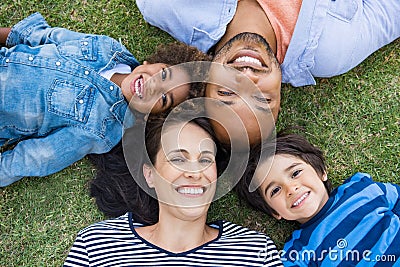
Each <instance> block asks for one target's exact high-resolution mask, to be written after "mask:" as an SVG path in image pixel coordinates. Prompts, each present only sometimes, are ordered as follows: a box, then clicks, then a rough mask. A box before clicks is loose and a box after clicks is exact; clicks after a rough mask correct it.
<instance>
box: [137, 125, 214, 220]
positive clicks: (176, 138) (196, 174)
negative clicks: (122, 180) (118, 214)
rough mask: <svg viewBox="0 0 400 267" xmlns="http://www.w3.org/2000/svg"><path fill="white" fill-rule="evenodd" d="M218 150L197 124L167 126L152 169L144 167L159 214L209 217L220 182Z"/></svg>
mask: <svg viewBox="0 0 400 267" xmlns="http://www.w3.org/2000/svg"><path fill="white" fill-rule="evenodd" d="M215 155H216V147H215V144H214V142H213V140H212V139H211V137H210V135H209V134H208V133H207V132H205V131H204V130H203V129H202V128H200V127H199V126H197V125H196V124H194V123H188V124H186V125H184V124H179V125H176V126H171V127H168V128H167V130H166V131H165V132H164V133H162V135H161V149H160V150H159V151H158V153H157V156H156V162H155V165H154V167H153V168H151V167H149V166H147V165H145V166H144V168H143V171H144V174H145V177H146V180H147V183H148V184H149V186H150V187H153V188H155V191H156V194H157V198H158V201H159V203H160V214H162V213H163V212H166V211H167V212H170V213H172V214H174V215H175V216H178V217H182V218H186V219H187V218H188V217H190V218H198V217H201V216H207V211H208V207H209V203H210V202H211V201H212V199H213V197H214V194H215V189H216V180H217V167H216V163H215Z"/></svg>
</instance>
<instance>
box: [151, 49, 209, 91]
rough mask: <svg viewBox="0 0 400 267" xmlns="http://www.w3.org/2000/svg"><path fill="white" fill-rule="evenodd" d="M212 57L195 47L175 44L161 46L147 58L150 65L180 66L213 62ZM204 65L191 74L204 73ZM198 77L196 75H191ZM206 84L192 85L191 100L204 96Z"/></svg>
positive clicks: (194, 69)
mask: <svg viewBox="0 0 400 267" xmlns="http://www.w3.org/2000/svg"><path fill="white" fill-rule="evenodd" d="M211 60H212V57H211V56H209V55H207V54H205V53H203V52H201V51H200V50H198V49H197V48H196V47H194V46H190V45H187V44H184V43H180V42H173V43H168V44H162V45H159V46H158V47H157V49H156V51H155V52H154V53H153V54H152V55H150V56H149V57H148V58H147V61H148V62H149V63H152V64H153V63H165V64H168V65H171V66H172V65H178V64H182V63H187V62H193V61H211ZM203 66H204V65H201V64H200V65H198V68H196V67H193V68H191V69H190V71H191V72H204V69H203V68H202V67H203ZM191 75H196V73H191ZM204 92H205V84H204V83H198V82H195V83H191V84H190V91H189V98H194V97H201V96H204Z"/></svg>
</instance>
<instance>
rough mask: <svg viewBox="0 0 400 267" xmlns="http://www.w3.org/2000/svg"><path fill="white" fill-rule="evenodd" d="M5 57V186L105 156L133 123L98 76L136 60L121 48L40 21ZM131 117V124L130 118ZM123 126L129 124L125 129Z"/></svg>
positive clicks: (20, 26) (18, 28)
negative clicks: (92, 155)
mask: <svg viewBox="0 0 400 267" xmlns="http://www.w3.org/2000/svg"><path fill="white" fill-rule="evenodd" d="M6 45H7V47H11V48H9V49H7V48H5V47H3V48H1V50H0V146H1V145H4V144H9V145H11V147H12V146H13V144H14V145H15V144H16V145H15V147H13V148H12V149H10V150H6V151H3V153H1V154H0V159H1V165H0V186H6V185H9V184H11V183H13V182H15V181H17V180H19V179H21V178H22V177H24V176H46V175H49V174H52V173H54V172H57V171H60V170H62V169H63V168H65V167H67V166H69V165H71V164H72V163H74V162H76V161H78V160H79V159H81V158H83V157H84V156H85V155H87V154H90V153H105V152H108V151H109V150H110V149H111V148H112V147H114V146H115V145H116V144H117V143H118V142H119V141H120V140H121V138H122V132H123V127H130V126H132V125H133V123H134V117H133V114H132V113H131V112H130V110H129V108H128V103H127V102H126V101H125V99H124V97H123V95H122V92H121V90H120V88H119V87H118V86H116V85H115V84H114V83H113V82H111V81H109V80H107V79H106V78H104V77H102V76H101V75H100V74H99V73H100V72H101V71H103V70H109V69H112V68H113V67H114V66H115V65H116V64H118V63H123V64H127V65H129V66H130V67H131V68H132V69H133V68H135V67H136V66H138V65H139V62H138V61H137V60H136V59H135V57H134V56H133V55H132V54H131V53H130V52H129V51H128V50H127V49H126V48H125V47H124V46H123V45H122V44H120V43H119V42H117V41H116V40H114V39H112V38H110V37H106V36H100V35H91V34H83V33H76V32H72V31H69V30H67V29H63V28H58V27H50V26H49V25H48V24H47V23H46V21H45V20H44V18H43V17H42V16H41V15H40V14H39V13H35V14H33V15H31V16H29V17H28V18H26V19H24V20H22V21H20V22H19V23H17V24H16V25H15V26H14V27H13V28H12V29H11V33H10V34H9V36H8V39H7V43H6ZM125 116H126V117H125ZM124 120H125V122H126V123H125V124H124Z"/></svg>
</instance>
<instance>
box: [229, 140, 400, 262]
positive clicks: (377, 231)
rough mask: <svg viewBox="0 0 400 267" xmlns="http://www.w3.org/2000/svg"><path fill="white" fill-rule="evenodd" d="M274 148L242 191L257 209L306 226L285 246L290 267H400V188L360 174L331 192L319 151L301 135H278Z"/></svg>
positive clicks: (247, 177)
mask: <svg viewBox="0 0 400 267" xmlns="http://www.w3.org/2000/svg"><path fill="white" fill-rule="evenodd" d="M274 148H275V144H272V143H271V144H267V145H265V146H264V147H263V149H262V153H261V157H260V163H259V166H258V167H257V168H250V169H249V170H248V171H247V173H246V174H245V176H244V179H243V180H242V181H241V182H240V184H239V185H238V187H237V189H238V193H239V194H240V195H241V196H242V197H244V198H245V199H246V200H247V201H248V202H249V203H250V204H251V205H252V206H254V207H255V208H257V209H259V210H262V211H264V212H266V213H268V214H270V215H272V216H273V217H275V218H277V219H282V218H283V219H286V220H293V221H297V222H299V223H301V225H300V229H299V230H296V231H294V232H293V234H292V237H291V239H290V240H289V241H287V242H286V243H285V246H284V249H283V253H282V254H281V259H282V260H283V262H284V264H285V266H310V265H312V266H314V265H318V266H338V265H341V266H342V265H343V266H355V265H357V266H370V265H374V264H377V263H378V264H379V262H380V261H381V264H384V265H385V266H392V265H396V266H397V265H398V264H400V247H399V244H400V231H399V230H400V219H399V214H400V204H399V198H400V197H399V196H400V186H398V185H395V184H389V183H378V182H374V181H373V180H372V179H371V177H370V176H369V175H368V174H364V173H356V174H355V175H353V176H352V177H350V178H349V179H347V180H346V181H345V182H344V184H343V185H341V186H339V187H337V188H336V189H334V190H333V191H332V192H331V184H330V182H329V180H328V178H327V173H326V166H325V163H324V157H323V153H322V152H321V151H320V150H319V149H318V148H316V147H314V146H313V145H311V144H310V143H309V142H308V141H307V140H306V139H305V138H303V137H301V136H299V135H295V134H281V135H278V137H277V138H276V149H274ZM253 174H254V179H253V181H251V179H252V178H253ZM254 181H256V183H257V184H259V185H260V186H259V188H258V189H257V190H256V191H253V192H249V190H248V188H249V186H250V185H252V183H253V182H254ZM253 186H254V185H253Z"/></svg>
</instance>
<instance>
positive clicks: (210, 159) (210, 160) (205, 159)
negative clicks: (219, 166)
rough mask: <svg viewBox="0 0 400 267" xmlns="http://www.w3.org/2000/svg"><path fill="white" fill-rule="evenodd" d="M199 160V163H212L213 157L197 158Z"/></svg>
mask: <svg viewBox="0 0 400 267" xmlns="http://www.w3.org/2000/svg"><path fill="white" fill-rule="evenodd" d="M199 162H200V163H201V164H212V163H214V159H212V158H201V159H200V160H199Z"/></svg>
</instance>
